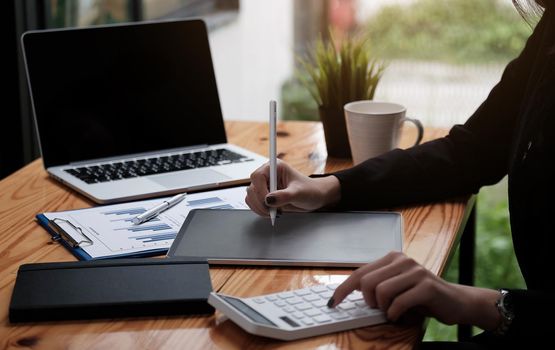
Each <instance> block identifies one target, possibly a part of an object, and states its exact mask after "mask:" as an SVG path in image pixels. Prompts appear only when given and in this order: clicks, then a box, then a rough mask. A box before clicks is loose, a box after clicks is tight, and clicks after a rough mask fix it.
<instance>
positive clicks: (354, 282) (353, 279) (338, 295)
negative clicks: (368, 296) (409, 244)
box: [328, 252, 403, 307]
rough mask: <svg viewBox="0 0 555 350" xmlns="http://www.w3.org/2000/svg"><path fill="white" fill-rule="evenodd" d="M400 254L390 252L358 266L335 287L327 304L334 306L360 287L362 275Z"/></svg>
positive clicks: (389, 261)
mask: <svg viewBox="0 0 555 350" xmlns="http://www.w3.org/2000/svg"><path fill="white" fill-rule="evenodd" d="M401 256H403V255H402V253H399V252H391V253H388V254H387V255H386V256H384V257H382V258H380V259H378V260H376V261H374V262H372V263H369V264H366V265H364V266H362V267H359V268H358V269H357V270H355V271H354V272H353V273H352V274H351V275H350V276H349V278H347V279H346V280H345V281H344V282H343V283H341V284H340V285H339V286H338V287H337V288H336V289H335V292H334V293H333V296H332V297H331V298H330V300H329V301H328V305H330V307H335V305H337V304H339V303H340V302H341V301H343V299H345V297H347V295H349V294H351V292H352V291H354V290H355V289H360V279H361V278H362V277H363V276H364V275H366V274H367V273H368V272H370V271H373V270H376V269H379V268H380V267H383V266H386V265H388V264H390V263H391V261H393V260H394V259H398V258H399V257H401Z"/></svg>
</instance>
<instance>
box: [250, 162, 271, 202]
mask: <svg viewBox="0 0 555 350" xmlns="http://www.w3.org/2000/svg"><path fill="white" fill-rule="evenodd" d="M249 187H250V189H251V191H250V192H251V194H252V197H253V198H251V199H252V200H253V202H257V206H258V207H265V197H266V195H267V194H268V176H267V174H266V173H264V172H262V171H261V172H258V171H255V172H254V173H252V174H251V185H250V186H249Z"/></svg>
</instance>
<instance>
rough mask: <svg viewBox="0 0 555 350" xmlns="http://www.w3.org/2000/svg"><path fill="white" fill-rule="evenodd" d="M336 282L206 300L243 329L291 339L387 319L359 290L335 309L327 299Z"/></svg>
mask: <svg viewBox="0 0 555 350" xmlns="http://www.w3.org/2000/svg"><path fill="white" fill-rule="evenodd" d="M337 286H338V284H329V285H316V286H312V287H307V288H302V289H297V290H292V291H286V292H281V293H273V294H266V295H260V296H257V297H251V298H236V297H232V296H228V295H223V294H217V293H213V292H212V293H210V296H209V297H208V303H209V304H210V305H212V306H214V307H215V308H216V309H217V310H218V311H220V312H222V313H223V314H224V315H225V316H227V317H228V318H230V319H231V320H232V321H233V322H235V323H237V324H238V325H239V326H240V327H241V328H243V329H244V330H245V331H247V332H249V333H252V334H256V335H261V336H265V337H269V338H275V339H281V340H294V339H301V338H307V337H312V336H316V335H321V334H326V333H333V332H339V331H344V330H348V329H353V328H359V327H365V326H370V325H374V324H378V323H384V322H386V321H387V320H386V318H385V314H384V313H383V312H382V311H381V310H378V309H371V308H369V307H368V305H366V302H365V301H364V299H363V297H362V293H361V292H359V291H354V292H352V293H351V294H350V295H349V296H348V297H347V298H345V300H343V302H341V303H340V304H339V305H337V306H336V307H335V308H328V307H327V302H328V300H329V298H330V297H331V296H332V295H333V291H334V290H335V288H336V287H337Z"/></svg>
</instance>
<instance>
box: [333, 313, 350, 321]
mask: <svg viewBox="0 0 555 350" xmlns="http://www.w3.org/2000/svg"><path fill="white" fill-rule="evenodd" d="M329 315H330V316H331V317H333V319H334V320H344V319H346V318H349V314H347V313H345V312H335V313H331V314H329Z"/></svg>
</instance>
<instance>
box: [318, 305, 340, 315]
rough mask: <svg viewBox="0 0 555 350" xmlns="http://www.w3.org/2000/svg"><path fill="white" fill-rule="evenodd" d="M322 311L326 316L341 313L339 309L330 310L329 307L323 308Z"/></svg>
mask: <svg viewBox="0 0 555 350" xmlns="http://www.w3.org/2000/svg"><path fill="white" fill-rule="evenodd" d="M320 311H322V312H323V313H325V314H334V313H338V312H339V310H337V309H330V308H327V307H323V308H321V309H320Z"/></svg>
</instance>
